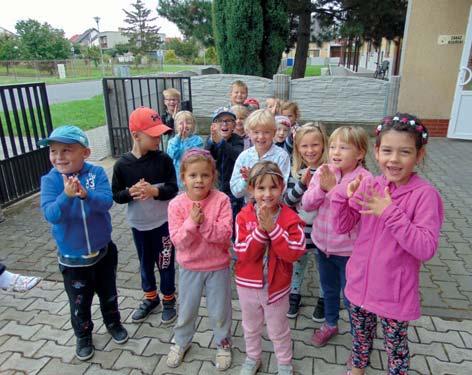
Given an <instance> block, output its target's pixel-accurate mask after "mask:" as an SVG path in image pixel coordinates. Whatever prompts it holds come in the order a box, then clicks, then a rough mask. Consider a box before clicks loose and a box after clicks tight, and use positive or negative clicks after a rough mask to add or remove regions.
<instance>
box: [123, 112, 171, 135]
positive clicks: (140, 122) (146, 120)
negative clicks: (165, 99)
mask: <svg viewBox="0 0 472 375" xmlns="http://www.w3.org/2000/svg"><path fill="white" fill-rule="evenodd" d="M129 130H130V131H132V132H143V133H145V134H147V135H149V136H151V137H159V136H161V135H162V134H164V133H167V132H169V131H172V129H171V128H169V127H168V126H166V125H164V123H163V122H162V120H161V118H160V117H159V114H158V113H157V112H156V111H155V110H153V109H152V108H148V107H139V108H136V109H135V110H134V111H133V112H131V115H130V116H129Z"/></svg>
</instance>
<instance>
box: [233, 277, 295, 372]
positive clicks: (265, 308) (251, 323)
mask: <svg viewBox="0 0 472 375" xmlns="http://www.w3.org/2000/svg"><path fill="white" fill-rule="evenodd" d="M237 290H238V295H239V304H240V305H241V312H242V319H243V321H242V324H243V332H244V340H245V341H246V355H247V356H248V357H249V358H251V359H252V360H258V359H260V358H261V355H262V332H263V329H264V320H265V323H266V324H267V333H268V335H269V339H270V340H271V341H272V344H273V345H274V352H275V356H276V358H277V363H278V364H279V365H288V364H290V363H292V336H291V333H290V325H289V322H288V318H287V311H288V306H289V304H288V294H287V295H285V296H284V297H282V298H281V299H279V300H278V301H276V302H274V303H271V304H270V305H268V304H267V300H268V293H267V286H266V287H264V288H263V289H253V288H244V287H240V286H238V287H237Z"/></svg>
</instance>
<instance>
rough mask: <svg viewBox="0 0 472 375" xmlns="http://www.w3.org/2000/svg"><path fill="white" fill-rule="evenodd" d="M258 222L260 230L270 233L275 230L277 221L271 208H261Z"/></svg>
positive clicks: (258, 212) (258, 213)
mask: <svg viewBox="0 0 472 375" xmlns="http://www.w3.org/2000/svg"><path fill="white" fill-rule="evenodd" d="M257 220H258V222H259V227H260V229H262V230H264V231H266V232H267V233H270V232H272V231H273V230H274V228H275V221H274V216H273V214H272V212H271V211H270V209H269V207H267V206H264V205H263V206H261V207H260V208H259V209H258V211H257Z"/></svg>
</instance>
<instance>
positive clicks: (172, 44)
mask: <svg viewBox="0 0 472 375" xmlns="http://www.w3.org/2000/svg"><path fill="white" fill-rule="evenodd" d="M165 48H166V49H168V50H173V51H174V52H175V54H176V56H177V57H179V58H180V59H182V60H183V61H184V62H186V63H191V62H192V61H193V59H195V57H197V55H198V45H197V43H196V42H195V40H193V39H189V40H184V41H181V40H180V39H179V38H172V39H170V40H169V41H168V42H167V43H166V45H165Z"/></svg>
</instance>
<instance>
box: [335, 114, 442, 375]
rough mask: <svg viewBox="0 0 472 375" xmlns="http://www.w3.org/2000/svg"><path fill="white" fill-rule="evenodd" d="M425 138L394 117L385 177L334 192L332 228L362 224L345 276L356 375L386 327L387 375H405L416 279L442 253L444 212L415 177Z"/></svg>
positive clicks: (384, 151)
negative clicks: (379, 330) (424, 264)
mask: <svg viewBox="0 0 472 375" xmlns="http://www.w3.org/2000/svg"><path fill="white" fill-rule="evenodd" d="M427 141H428V131H427V129H426V127H425V126H424V125H422V124H421V122H420V121H419V120H418V119H417V118H415V117H414V116H411V115H408V114H401V113H398V114H396V115H395V116H394V117H393V118H392V117H389V118H385V119H384V120H383V122H382V123H381V124H380V125H379V126H378V127H377V139H376V145H375V157H376V159H377V161H378V163H379V167H380V170H381V171H382V173H383V175H381V176H378V177H375V178H361V177H358V178H356V180H355V181H353V182H351V183H350V184H349V185H348V186H347V188H345V187H339V188H336V189H335V191H334V192H333V198H332V201H331V208H332V210H333V226H334V228H335V230H336V231H337V232H338V233H347V232H349V231H350V230H351V229H352V228H353V227H354V226H355V225H357V224H358V223H359V224H360V231H359V235H358V238H357V240H356V243H355V246H354V251H353V253H352V256H351V258H350V259H349V262H348V264H347V268H346V278H347V283H346V289H345V293H346V297H347V298H348V299H349V301H350V302H351V318H352V326H353V331H354V332H353V336H354V337H353V344H352V353H351V362H352V363H351V365H352V366H353V367H352V371H349V372H348V374H353V375H360V374H364V373H365V368H366V367H367V366H368V364H369V356H370V352H371V351H372V343H373V339H374V336H375V331H376V326H377V317H378V318H379V319H380V321H381V323H382V328H383V333H384V336H385V341H384V343H385V344H384V345H385V349H386V351H387V356H388V369H389V374H391V375H393V374H396V375H402V374H407V373H408V368H409V359H410V356H409V351H408V336H407V331H408V322H409V321H410V320H415V319H418V318H419V317H420V315H421V312H420V298H419V272H420V267H421V264H422V262H424V261H427V260H429V259H431V258H432V257H433V256H434V254H435V253H436V250H437V248H438V242H439V231H440V229H441V224H442V221H443V204H442V201H441V197H440V196H439V193H438V192H437V190H436V189H435V188H434V187H433V186H431V185H430V184H429V183H428V182H426V181H425V180H423V179H422V178H420V177H419V176H418V175H416V174H415V173H414V172H413V171H414V169H415V166H416V164H418V163H420V162H421V161H422V160H423V157H424V154H425V145H426V143H427Z"/></svg>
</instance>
